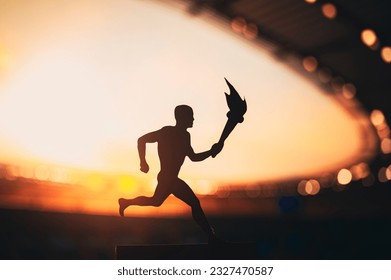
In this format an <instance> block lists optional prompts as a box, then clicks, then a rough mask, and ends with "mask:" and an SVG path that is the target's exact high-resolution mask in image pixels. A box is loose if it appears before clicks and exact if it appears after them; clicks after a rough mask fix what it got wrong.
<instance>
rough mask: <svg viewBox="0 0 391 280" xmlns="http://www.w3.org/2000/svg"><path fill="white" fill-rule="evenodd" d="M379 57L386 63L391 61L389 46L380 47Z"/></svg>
mask: <svg viewBox="0 0 391 280" xmlns="http://www.w3.org/2000/svg"><path fill="white" fill-rule="evenodd" d="M381 57H382V59H383V60H384V62H386V63H391V47H388V46H387V47H383V48H382V49H381Z"/></svg>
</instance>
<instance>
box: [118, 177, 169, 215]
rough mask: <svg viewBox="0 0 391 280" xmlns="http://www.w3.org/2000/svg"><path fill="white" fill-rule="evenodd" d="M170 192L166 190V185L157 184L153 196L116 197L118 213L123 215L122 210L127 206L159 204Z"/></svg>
mask: <svg viewBox="0 0 391 280" xmlns="http://www.w3.org/2000/svg"><path fill="white" fill-rule="evenodd" d="M170 194H171V193H170V192H169V191H168V188H167V186H164V185H162V184H158V185H157V187H156V190H155V193H154V194H153V196H150V197H148V196H138V197H136V198H132V199H125V198H120V199H118V204H119V214H120V215H121V216H124V211H125V209H126V208H127V207H128V206H131V205H137V206H155V207H157V206H160V205H162V203H163V202H164V201H165V200H166V198H167V197H168V196H169V195H170Z"/></svg>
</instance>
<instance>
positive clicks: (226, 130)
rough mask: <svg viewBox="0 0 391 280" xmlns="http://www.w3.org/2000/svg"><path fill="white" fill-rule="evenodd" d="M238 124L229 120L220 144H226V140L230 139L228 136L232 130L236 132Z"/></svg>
mask: <svg viewBox="0 0 391 280" xmlns="http://www.w3.org/2000/svg"><path fill="white" fill-rule="evenodd" d="M237 124H238V123H237V122H236V121H234V120H232V119H230V118H228V120H227V122H226V124H225V126H224V129H223V132H222V133H221V136H220V140H219V143H221V144H224V142H225V140H226V139H227V138H228V136H229V135H230V134H231V132H232V130H234V128H235V126H236V125H237Z"/></svg>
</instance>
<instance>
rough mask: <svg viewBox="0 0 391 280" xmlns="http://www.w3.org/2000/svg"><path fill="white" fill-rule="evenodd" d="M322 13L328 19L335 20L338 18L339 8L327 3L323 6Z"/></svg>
mask: <svg viewBox="0 0 391 280" xmlns="http://www.w3.org/2000/svg"><path fill="white" fill-rule="evenodd" d="M322 13H323V15H324V16H325V17H326V18H328V19H334V18H335V17H336V16H337V8H336V7H335V6H334V5H333V4H331V3H326V4H323V5H322Z"/></svg>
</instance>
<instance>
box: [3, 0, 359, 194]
mask: <svg viewBox="0 0 391 280" xmlns="http://www.w3.org/2000/svg"><path fill="white" fill-rule="evenodd" d="M161 2H164V3H166V4H161ZM174 3H175V1H172V2H170V4H167V1H125V0H118V1H100V0H84V1H76V0H74V1H69V0H67V1H65V0H63V1H61V0H59V1H55V2H53V1H50V0H39V1H33V2H32V1H22V0H15V1H5V0H0V7H1V8H0V148H1V150H2V152H1V155H0V162H4V163H10V164H15V165H24V164H27V165H28V164H29V163H33V164H34V165H39V164H43V163H44V164H48V165H56V166H63V167H66V168H74V169H85V170H96V171H98V172H102V173H110V174H112V173H118V174H129V175H132V176H144V177H140V178H143V179H142V180H149V181H150V182H152V183H153V180H154V178H155V176H156V173H157V172H158V169H159V164H158V159H157V154H156V147H155V146H153V145H149V146H148V148H147V149H148V152H147V160H148V161H149V162H150V165H151V171H150V174H149V175H144V174H140V173H139V171H138V169H139V163H138V155H137V150H136V141H137V138H138V137H139V136H141V135H142V134H144V133H146V132H149V131H152V130H156V129H159V128H161V127H162V126H164V125H169V124H174V116H173V109H174V107H175V106H176V105H178V104H183V103H184V104H188V105H191V106H192V107H193V109H194V112H195V123H194V127H193V128H191V129H190V130H189V131H190V132H191V134H192V144H193V147H194V149H195V151H203V150H206V149H209V148H210V147H211V145H212V144H213V143H214V142H215V141H217V140H218V139H219V136H220V133H221V131H222V129H223V127H224V124H225V121H226V116H225V114H226V112H227V110H228V108H227V105H226V102H225V96H224V94H223V92H224V91H227V90H228V89H227V86H226V84H225V82H224V77H226V78H227V79H229V80H230V81H231V83H232V84H233V85H234V86H235V87H236V89H237V90H238V91H239V93H240V94H241V95H242V96H245V97H246V100H247V103H248V112H247V114H246V115H245V121H244V123H242V124H240V125H239V126H237V128H236V129H235V131H234V132H233V133H232V134H231V135H230V137H229V138H228V140H227V142H226V145H225V148H224V150H223V152H222V153H221V154H220V155H219V156H218V157H217V158H216V159H208V160H206V161H204V162H202V163H190V162H189V161H186V162H185V164H184V166H183V169H182V176H183V177H184V178H188V179H189V180H190V181H192V180H193V181H194V182H198V185H200V189H201V188H202V186H209V185H214V184H215V183H217V182H244V183H247V182H254V181H259V180H270V179H280V178H285V177H290V176H311V175H313V174H316V173H318V172H322V171H328V170H336V169H337V168H342V167H344V166H348V165H349V164H352V163H353V162H355V161H357V160H358V159H357V155H360V153H361V151H362V145H363V139H362V134H361V133H362V130H361V129H362V127H361V126H362V123H361V122H359V121H357V120H356V119H355V117H354V116H353V115H351V114H349V113H348V112H347V110H346V109H345V108H344V107H343V106H341V105H340V104H339V103H338V102H336V100H334V99H332V97H330V95H328V94H327V93H325V92H324V91H323V90H322V89H321V88H320V87H318V86H317V85H315V83H311V82H310V81H309V80H307V79H305V78H303V77H302V76H301V75H299V74H298V73H296V72H294V71H293V70H291V69H289V68H288V67H287V66H285V65H284V64H283V63H282V62H281V61H278V60H276V59H274V58H273V57H272V56H271V55H270V54H269V53H268V51H267V50H264V49H262V48H260V47H257V46H255V45H254V44H252V43H251V42H248V41H247V40H244V39H243V38H240V37H239V36H238V35H236V34H234V33H233V32H232V31H231V30H230V29H229V24H228V23H224V22H219V24H216V22H214V23H213V24H212V23H211V22H210V21H207V20H205V18H206V17H208V16H207V15H200V16H190V15H189V14H188V13H186V12H185V11H183V10H181V9H179V8H178V7H177V6H180V5H176V4H174ZM171 6H174V7H171ZM140 180H141V179H140ZM152 183H151V184H152Z"/></svg>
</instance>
